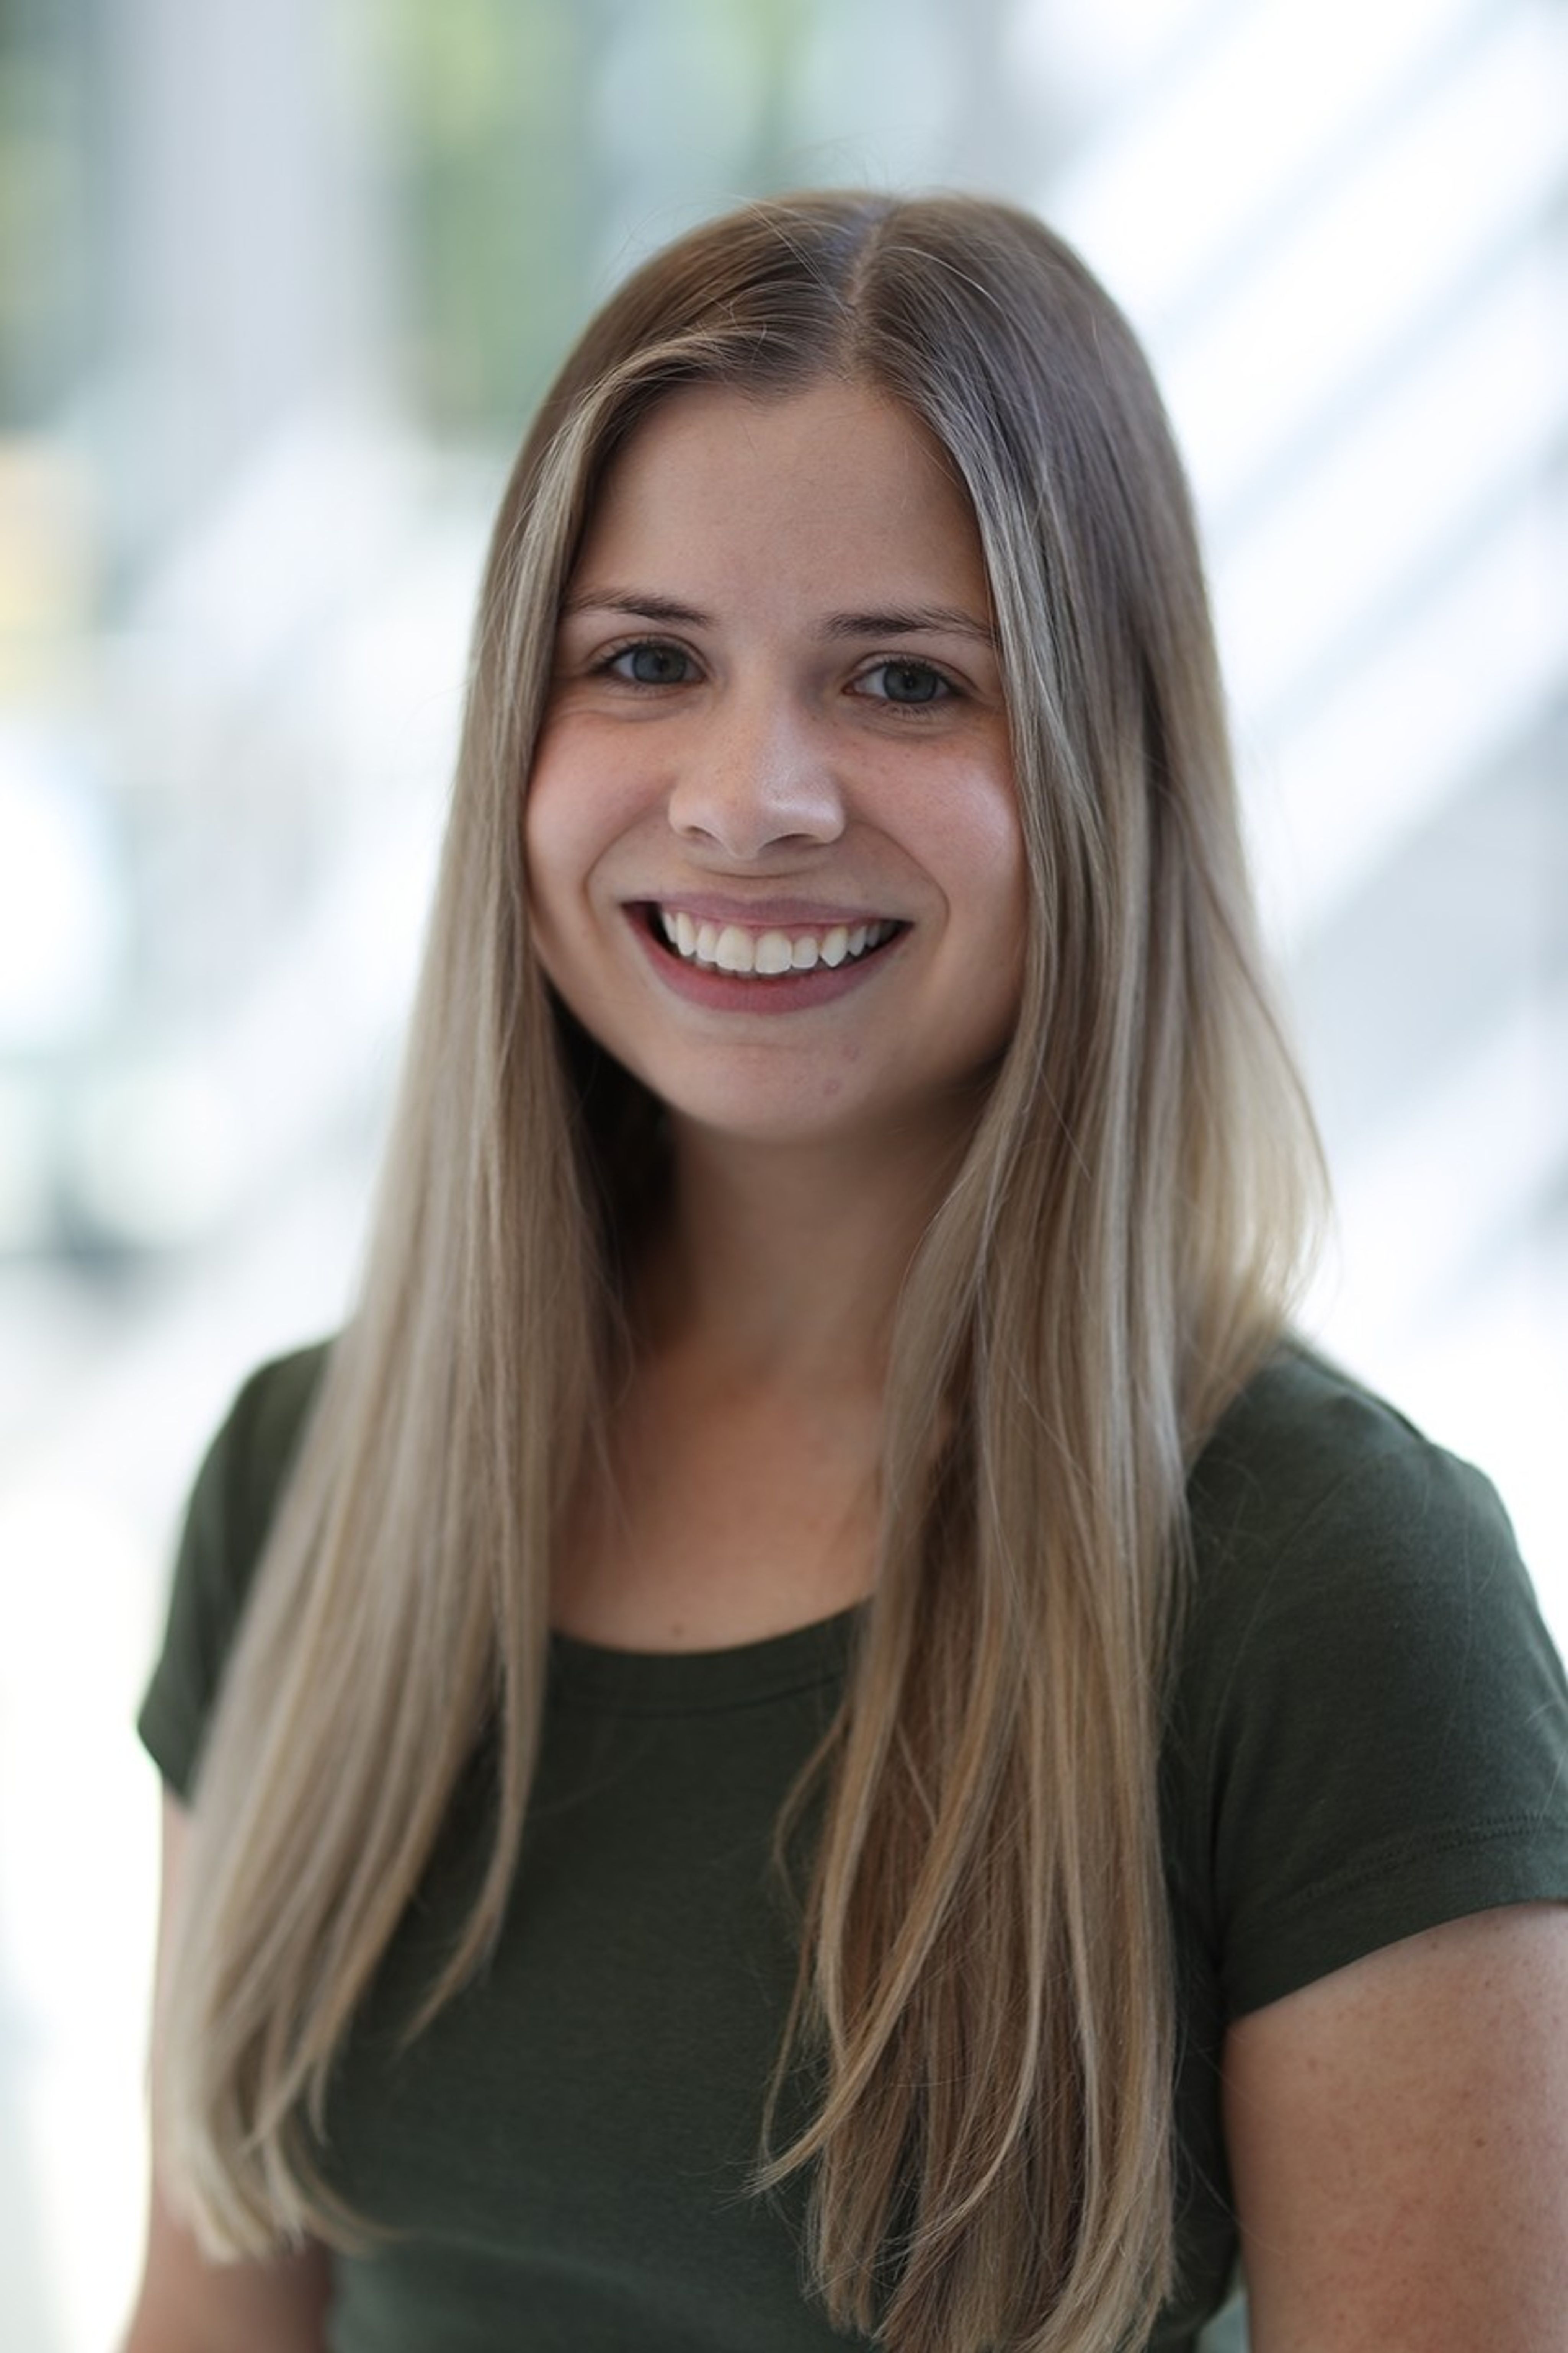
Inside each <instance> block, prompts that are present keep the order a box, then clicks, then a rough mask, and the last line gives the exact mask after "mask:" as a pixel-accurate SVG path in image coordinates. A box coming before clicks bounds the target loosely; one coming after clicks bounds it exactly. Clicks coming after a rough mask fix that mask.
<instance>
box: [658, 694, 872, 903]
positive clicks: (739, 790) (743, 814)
mask: <svg viewBox="0 0 1568 2353" xmlns="http://www.w3.org/2000/svg"><path fill="white" fill-rule="evenodd" d="M668 818H669V823H670V825H671V827H672V828H673V829H674V830H675V831H676V832H677V833H678V834H679V835H680V836H681V838H682V839H683V840H685V841H687V842H689V843H690V844H692V845H693V846H694V847H704V846H706V847H709V848H710V849H716V850H718V851H720V852H721V853H722V854H723V855H724V856H725V857H726V858H731V859H734V860H741V861H747V860H756V859H758V858H761V857H763V856H764V855H765V854H766V852H768V851H769V850H771V849H791V848H804V847H806V846H809V845H815V844H818V843H823V842H830V841H836V840H837V839H838V837H839V835H840V834H841V833H842V832H843V830H844V825H845V813H844V802H843V797H842V794H841V791H840V788H839V784H838V780H837V776H836V775H835V773H834V769H833V764H832V761H831V759H830V757H829V754H828V750H827V746H826V744H825V743H824V742H823V741H822V740H821V736H820V733H819V731H818V729H817V727H816V724H815V723H814V721H813V717H812V714H811V713H810V712H808V711H805V710H804V709H801V708H800V707H798V706H795V705H792V704H791V703H789V702H787V701H785V700H784V699H783V698H782V697H778V696H776V695H773V694H770V693H767V692H765V691H757V692H754V693H752V694H748V695H746V696H744V697H742V696H741V695H739V694H737V695H736V696H735V697H734V698H733V699H732V700H729V701H727V706H726V707H725V708H723V709H721V711H718V712H712V713H711V714H710V716H709V717H708V718H707V719H706V720H705V722H704V723H703V724H702V726H701V727H700V729H699V730H698V731H697V732H696V733H695V735H694V737H693V740H692V741H691V742H690V743H689V744H688V745H687V746H686V748H685V754H684V756H683V757H682V759H681V762H680V765H679V773H678V775H677V776H676V778H675V781H674V783H673V785H672V786H671V789H670V792H669V797H668Z"/></svg>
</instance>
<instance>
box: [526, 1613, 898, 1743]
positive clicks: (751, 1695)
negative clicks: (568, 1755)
mask: <svg viewBox="0 0 1568 2353" xmlns="http://www.w3.org/2000/svg"><path fill="white" fill-rule="evenodd" d="M864 1610H865V1604H864V1602H856V1603H852V1604H851V1605H850V1607H849V1608H848V1609H839V1610H836V1611H835V1612H834V1614H833V1615H832V1616H831V1617H830V1618H817V1619H813V1620H811V1621H810V1622H809V1623H808V1624H807V1625H805V1626H795V1627H792V1628H791V1629H790V1630H789V1631H788V1632H786V1633H783V1634H768V1635H764V1636H763V1637H762V1639H761V1640H760V1641H752V1642H738V1643H734V1644H731V1645H729V1646H727V1647H726V1648H724V1649H722V1650H709V1651H621V1650H612V1649H611V1648H610V1647H609V1646H608V1645H607V1644H605V1643H601V1642H590V1641H584V1640H583V1639H582V1637H581V1636H579V1635H576V1634H563V1633H560V1632H556V1631H552V1633H551V1637H550V1677H551V1695H552V1698H554V1699H557V1700H560V1701H563V1702H564V1703H565V1704H568V1705H577V1706H583V1705H588V1706H592V1705H595V1704H597V1705H605V1704H611V1705H615V1706H616V1707H617V1708H625V1709H628V1710H635V1711H636V1712H637V1713H638V1714H654V1715H665V1714H668V1713H685V1712H687V1711H689V1710H693V1709H705V1708H714V1707H745V1706H750V1705H752V1704H754V1703H756V1702H758V1701H761V1700H770V1699H781V1698H784V1697H785V1696H787V1694H790V1693H791V1692H796V1691H809V1690H812V1689H814V1688H816V1687H817V1686H819V1685H821V1684H823V1683H834V1682H837V1681H838V1680H840V1679H841V1678H842V1676H843V1674H844V1672H845V1669H846V1667H847V1664H848V1660H849V1651H850V1647H851V1644H852V1641H853V1639H854V1633H855V1629H856V1627H857V1626H858V1623H859V1622H860V1620H861V1617H862V1616H863V1614H864Z"/></svg>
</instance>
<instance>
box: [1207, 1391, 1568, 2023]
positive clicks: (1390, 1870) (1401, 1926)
mask: <svg viewBox="0 0 1568 2353" xmlns="http://www.w3.org/2000/svg"><path fill="white" fill-rule="evenodd" d="M1189 1500H1190V1505H1191V1520H1192V1532H1193V1573H1192V1583H1191V1589H1190V1591H1189V1593H1188V1596H1187V1608H1186V1615H1185V1620H1184V1627H1183V1631H1182V1634H1181V1637H1180V1640H1179V1642H1178V1646H1177V1651H1176V1654H1175V1672H1174V1676H1173V1690H1172V1715H1171V1729H1170V1736H1169V1739H1168V1743H1167V1759H1166V1762H1167V1782H1168V1788H1167V1799H1168V1802H1169V1803H1170V1805H1171V1808H1172V1819H1173V1823H1174V1824H1175V1836H1176V1838H1177V1841H1178V1842H1179V1844H1180V1847H1181V1850H1182V1854H1183V1859H1184V1865H1185V1873H1184V1875H1186V1876H1187V1878H1188V1882H1189V1885H1192V1884H1194V1883H1196V1882H1197V1881H1198V1880H1200V1879H1201V1882H1202V1883H1203V1887H1204V1891H1205V1900H1204V1908H1205V1911H1206V1912H1207V1913H1208V1914H1209V1928H1210V1932H1211V1933H1212V1936H1213V1937H1214V1940H1215V1948H1216V1949H1217V1950H1218V1951H1219V1952H1221V1953H1223V1955H1224V1963H1223V1973H1224V1976H1225V1978H1226V1989H1227V2007H1228V2009H1229V2011H1230V2014H1231V2015H1233V2016H1235V2015H1237V2014H1238V2013H1239V2012H1240V2011H1242V2010H1248V2009H1252V2008H1255V2007H1257V2006H1258V2005H1259V2004H1261V2003H1264V2002H1267V2001H1270V2000H1275V1999H1277V1998H1278V1997H1279V1995H1281V1994H1283V1993H1285V1992H1288V1991H1289V1990H1291V1989H1292V1988H1293V1987H1295V1986H1299V1985H1301V1984H1304V1983H1306V1982H1308V1981H1309V1980H1310V1978H1314V1977H1317V1976H1321V1975H1322V1974H1324V1973H1325V1972H1326V1971H1328V1970H1330V1969H1332V1968H1338V1967H1341V1966H1342V1965H1344V1964H1345V1963H1347V1962H1348V1961H1350V1960H1352V1959H1355V1958H1357V1957H1359V1956H1360V1955H1361V1954H1363V1953H1366V1952H1369V1951H1372V1950H1373V1949H1376V1948H1377V1947H1378V1946H1380V1945H1383V1944H1387V1943H1391V1942H1393V1941H1394V1939H1395V1938H1397V1937H1399V1936H1405V1935H1412V1934H1415V1932H1416V1931H1417V1930H1419V1929H1422V1928H1426V1927H1430V1926H1435V1925H1436V1924H1437V1923H1438V1922H1440V1921H1442V1920H1444V1919H1448V1918H1455V1917H1458V1915H1460V1914H1462V1913H1465V1912H1467V1911H1472V1910H1479V1909H1484V1908H1486V1907H1488V1906H1489V1905H1497V1904H1505V1903H1515V1902H1527V1901H1531V1900H1536V1899H1539V1898H1541V1897H1542V1896H1552V1895H1555V1896H1568V1683H1564V1679H1563V1668H1562V1664H1561V1662H1560V1661H1559V1659H1558V1656H1557V1653H1556V1651H1555V1649H1554V1647H1553V1645H1552V1639H1551V1636H1550V1634H1549V1633H1548V1631H1547V1630H1546V1627H1545V1625H1544V1622H1543V1620H1542V1616H1541V1612H1540V1609H1539V1608H1538V1606H1537V1602H1536V1599H1535V1595H1534V1592H1533V1590H1532V1588H1531V1582H1530V1578H1529V1576H1528V1574H1527V1572H1526V1569H1525V1567H1524V1565H1523V1563H1522V1562H1521V1558H1520V1555H1519V1550H1518V1547H1517V1546H1516V1544H1515V1542H1514V1538H1513V1533H1512V1530H1511V1528H1510V1525H1509V1521H1508V1517H1507V1514H1506V1513H1505V1512H1504V1510H1503V1508H1502V1505H1501V1504H1500V1501H1499V1499H1498V1497H1497V1495H1496V1493H1495V1492H1494V1490H1493V1489H1492V1487H1491V1485H1490V1484H1489V1482H1488V1481H1487V1480H1486V1479H1485V1478H1483V1477H1482V1476H1481V1474H1480V1473H1479V1472H1477V1471H1475V1470H1473V1469H1472V1468H1471V1467H1470V1466H1469V1465H1468V1463H1464V1462H1461V1461H1458V1460H1457V1459H1456V1458H1455V1457H1454V1456H1453V1455H1451V1454H1448V1453H1447V1452H1446V1451H1444V1450H1443V1449H1442V1448H1440V1447H1437V1446H1434V1445H1432V1444H1431V1443H1430V1442H1429V1441H1428V1440H1426V1439H1425V1438H1424V1437H1422V1435H1421V1434H1420V1432H1419V1431H1418V1430H1415V1428H1413V1426H1412V1425H1411V1423H1410V1422H1409V1421H1408V1420H1406V1419H1405V1417H1404V1416H1403V1415H1401V1414H1399V1413H1398V1412H1397V1411H1395V1410H1394V1408H1392V1407H1391V1406H1389V1405H1387V1404H1386V1403H1384V1401H1383V1400H1382V1399H1381V1398H1376V1397H1374V1396H1373V1395H1371V1394H1370V1393H1369V1392H1368V1391H1366V1390H1365V1389H1363V1388H1361V1387H1360V1386H1359V1385H1358V1384H1357V1383H1356V1382H1354V1381H1353V1380H1352V1379H1351V1378H1350V1377H1348V1376H1346V1375H1345V1374H1343V1373H1342V1372H1340V1371H1339V1370H1337V1369H1336V1368H1335V1367H1334V1366H1331V1365H1330V1364H1328V1363H1327V1362H1326V1361H1325V1360H1323V1359H1322V1358H1321V1357H1319V1356H1314V1355H1313V1354H1311V1353H1310V1351H1308V1350H1306V1349H1304V1348H1301V1347H1300V1346H1298V1345H1287V1346H1285V1347H1283V1348H1281V1349H1280V1350H1279V1352H1278V1353H1277V1355H1276V1356H1274V1357H1273V1358H1272V1359H1271V1360H1270V1362H1269V1363H1268V1365H1267V1366H1265V1367H1264V1368H1263V1370H1262V1371H1261V1372H1260V1373H1258V1375H1257V1376H1256V1377H1255V1378H1254V1379H1253V1381H1252V1382H1251V1383H1249V1385H1248V1386H1247V1388H1246V1389H1245V1390H1244V1391H1243V1392H1242V1394H1241V1395H1240V1396H1239V1397H1238V1398H1237V1400H1236V1402H1235V1404H1234V1405H1233V1406H1232V1407H1231V1409H1230V1410H1229V1411H1228V1412H1227V1413H1226V1416H1225V1417H1224V1419H1222V1421H1221V1422H1220V1423H1219V1425H1218V1426H1217V1428H1216V1429H1215V1432H1214V1434H1213V1436H1212V1438H1211V1439H1210V1440H1209V1443H1208V1445H1207V1446H1206V1447H1205V1450H1204V1451H1203V1453H1202V1455H1201V1456H1200V1458H1199V1460H1198V1461H1197V1463H1196V1465H1195V1466H1194V1472H1193V1476H1192V1480H1191V1482H1190V1489H1189ZM1174 1859H1175V1858H1173V1860H1174Z"/></svg>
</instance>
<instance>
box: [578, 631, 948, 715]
mask: <svg viewBox="0 0 1568 2353" xmlns="http://www.w3.org/2000/svg"><path fill="white" fill-rule="evenodd" d="M641 653H653V654H663V655H671V654H673V655H675V656H678V657H679V659H680V660H681V661H683V662H685V663H686V664H687V665H688V669H689V670H690V669H692V668H694V667H695V657H694V656H693V655H692V654H690V653H689V652H688V651H687V649H686V648H685V647H684V646H682V645H677V644H675V643H673V642H672V641H671V640H670V639H668V638H631V639H629V640H628V641H627V643H626V644H625V645H621V646H613V647H611V648H610V649H609V650H608V652H606V653H605V654H604V655H602V656H601V657H600V659H599V660H598V661H596V662H595V665H594V674H595V677H599V678H614V679H616V680H618V681H619V682H620V683H621V684H622V685H623V686H629V687H631V688H633V689H634V691H640V692H642V693H644V694H658V693H661V692H664V691H667V690H668V689H670V688H673V687H679V686H688V685H689V684H690V683H691V681H690V678H689V676H688V677H686V678H675V679H639V678H631V677H629V676H627V674H626V671H625V670H622V669H621V667H620V665H621V664H622V663H623V662H626V661H627V660H629V659H631V658H632V657H633V656H634V655H637V654H641ZM884 670H908V671H912V672H918V673H919V674H920V675H921V676H922V677H925V678H931V679H934V680H935V681H936V684H937V688H938V690H939V691H937V692H936V693H934V694H931V695H929V696H927V697H926V698H925V699H924V700H923V701H920V702H900V700H899V699H898V697H897V696H895V695H891V694H875V695H868V696H867V697H866V698H865V699H866V701H868V702H877V703H879V704H881V706H882V707H883V708H884V709H885V710H888V711H892V712H897V713H898V714H899V716H900V718H904V719H918V718H923V717H924V716H925V715H926V713H927V712H931V711H936V710H940V709H941V708H942V705H943V704H944V703H948V702H955V701H956V700H957V699H958V696H959V694H960V691H961V690H960V689H959V688H958V687H957V686H955V685H954V683H953V681H952V679H951V678H949V677H948V675H947V673H946V671H945V670H941V669H939V668H938V666H937V664H936V663H935V662H932V661H927V660H925V659H923V657H921V656H919V655H915V654H883V655H881V656H879V659H877V660H875V661H872V662H868V663H867V665H866V667H865V668H864V669H863V670H858V671H857V672H856V675H855V681H854V682H855V684H856V685H857V687H858V686H859V685H860V683H861V681H863V680H866V679H869V678H875V677H876V676H877V675H878V674H879V672H881V671H884Z"/></svg>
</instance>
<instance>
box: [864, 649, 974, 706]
mask: <svg viewBox="0 0 1568 2353" xmlns="http://www.w3.org/2000/svg"><path fill="white" fill-rule="evenodd" d="M873 681H880V683H879V684H876V683H873ZM861 684H862V685H863V686H865V687H867V689H868V691H869V692H870V693H871V695H872V696H873V698H874V700H875V701H877V702H896V703H899V704H900V705H901V707H902V708H903V709H905V710H906V711H907V710H919V709H920V708H921V705H922V704H926V703H931V702H942V701H943V700H944V699H945V698H946V697H947V696H948V695H950V694H951V693H952V688H951V687H950V686H949V684H948V682H947V681H946V679H945V678H943V676H942V672H941V670H933V669H932V668H931V664H930V662H922V661H883V662H878V663H877V664H876V666H875V667H874V668H873V669H871V670H867V671H866V672H865V673H864V674H863V676H862V680H861Z"/></svg>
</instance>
